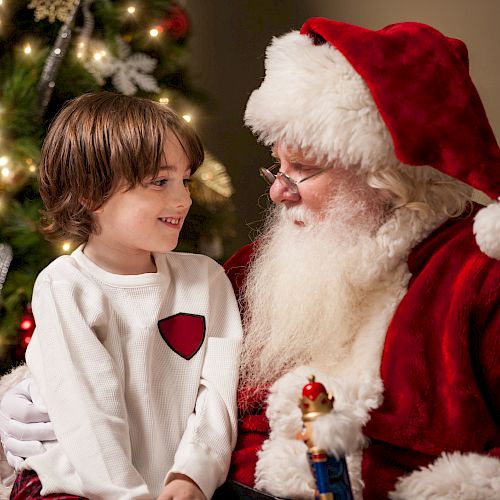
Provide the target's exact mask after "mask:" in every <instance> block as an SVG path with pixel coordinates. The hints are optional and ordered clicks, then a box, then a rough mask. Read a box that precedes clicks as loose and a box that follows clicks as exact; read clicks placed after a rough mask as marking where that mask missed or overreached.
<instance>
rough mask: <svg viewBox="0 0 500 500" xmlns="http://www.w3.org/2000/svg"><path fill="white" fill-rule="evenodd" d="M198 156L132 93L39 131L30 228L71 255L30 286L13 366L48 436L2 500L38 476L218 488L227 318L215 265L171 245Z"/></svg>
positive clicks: (192, 142) (231, 317)
mask: <svg viewBox="0 0 500 500" xmlns="http://www.w3.org/2000/svg"><path fill="white" fill-rule="evenodd" d="M202 161H203V149H202V145H201V142H200V140H199V139H198V137H197V136H196V134H195V132H194V131H193V130H192V129H191V128H190V127H189V126H188V125H187V124H185V123H184V121H183V120H182V119H179V118H178V117H177V115H175V114H174V113H173V112H172V111H171V110H169V109H168V108H167V107H164V106H163V105H160V104H158V103H154V102H152V101H148V100H144V99H139V98H134V97H127V96H123V95H116V94H111V93H99V94H87V95H83V96H81V97H79V98H77V99H74V100H73V101H71V102H70V103H69V104H68V105H67V106H66V107H65V108H64V109H63V110H62V111H61V113H60V114H59V115H58V117H57V118H56V120H55V121H54V123H53V125H52V126H51V128H50V130H49V132H48V135H47V138H46V140H45V142H44V146H43V148H42V159H41V162H40V193H41V196H42V199H43V201H44V204H45V207H46V215H47V221H48V225H47V226H46V228H45V231H46V233H47V235H48V236H49V237H55V238H61V237H63V236H64V237H65V238H70V239H71V240H72V241H74V242H76V243H78V244H80V246H79V247H78V248H77V249H76V250H75V251H74V252H73V253H72V254H71V255H66V256H62V257H59V258H58V259H56V260H55V261H54V262H52V263H51V264H50V265H49V266H48V267H47V268H46V269H44V270H43V271H42V272H41V273H40V275H39V276H38V278H37V281H36V283H35V287H34V292H33V313H34V315H35V320H36V325H37V327H36V331H35V334H34V335H33V338H32V340H31V342H30V344H29V346H28V350H27V353H26V362H27V364H28V366H29V369H30V371H31V374H32V376H33V378H34V379H35V381H36V383H37V385H38V387H39V389H40V392H41V396H42V398H43V400H44V402H45V404H46V406H47V408H48V412H49V415H50V418H51V420H52V422H53V424H54V430H55V434H56V437H57V442H52V443H47V448H48V450H47V451H46V452H45V453H43V454H42V455H37V456H33V457H30V458H28V459H27V460H26V461H25V463H24V465H23V469H24V470H23V472H22V473H21V474H20V475H19V476H18V478H17V480H16V484H15V485H14V488H13V491H12V496H11V498H32V497H34V496H36V494H40V493H36V494H34V493H33V487H36V488H38V492H40V482H41V494H42V495H49V494H54V493H58V494H60V495H61V496H63V497H64V498H74V497H71V496H69V497H68V496H65V495H69V494H71V495H76V496H77V497H78V496H80V497H87V498H91V499H95V498H99V499H112V500H118V499H123V500H125V499H126V500H130V499H150V498H159V499H161V500H167V499H177V498H179V499H180V498H193V499H203V498H207V499H209V498H210V497H211V496H212V494H213V492H214V490H215V489H216V488H217V486H219V485H220V484H222V482H223V481H224V480H225V477H226V474H227V471H228V468H229V462H230V458H231V451H232V449H233V447H234V445H235V439H236V419H237V417H236V401H235V395H236V386H237V380H238V357H239V349H240V340H241V334H242V331H241V323H240V316H239V313H238V308H237V305H236V301H235V298H234V295H233V291H232V288H231V285H230V283H229V281H228V279H227V278H226V276H225V274H224V271H223V269H222V268H221V267H220V266H219V265H218V264H216V263H215V262H213V261H212V260H211V259H209V258H208V257H205V256H202V255H191V254H181V253H171V252H170V251H171V250H173V249H174V248H175V247H176V245H177V241H178V238H179V231H180V229H181V227H182V224H183V222H184V219H185V217H186V215H187V213H188V210H189V207H190V205H191V198H190V195H189V189H188V183H189V178H190V175H191V174H192V172H193V171H194V170H195V169H196V168H197V167H198V166H199V165H200V164H201V162H202ZM62 492H64V493H62ZM16 495H18V496H16ZM37 498H39V497H37ZM50 498H54V497H53V496H51V497H50ZM56 498H57V496H56Z"/></svg>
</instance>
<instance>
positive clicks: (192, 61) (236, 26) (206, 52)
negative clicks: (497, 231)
mask: <svg viewBox="0 0 500 500" xmlns="http://www.w3.org/2000/svg"><path fill="white" fill-rule="evenodd" d="M183 5H184V7H185V8H186V9H187V11H188V13H189V16H190V20H191V24H192V34H191V38H190V40H189V50H188V52H189V66H190V72H191V75H192V77H193V79H194V82H195V83H196V84H197V85H199V86H200V87H201V88H203V89H204V90H206V92H207V94H208V96H209V97H210V100H211V102H210V103H209V105H208V106H207V107H206V108H203V109H199V110H196V109H193V110H191V111H192V113H193V115H194V122H193V123H194V126H195V127H196V129H197V130H198V132H199V133H200V135H201V136H202V138H203V141H204V144H205V147H206V148H207V150H209V151H210V152H212V153H213V154H214V155H215V156H216V157H217V158H218V159H219V160H220V161H221V162H222V163H223V164H224V165H225V166H226V168H227V169H228V171H229V173H230V175H231V177H232V180H233V183H234V186H235V188H236V193H235V196H234V201H235V204H236V210H237V220H238V222H237V227H236V230H237V236H236V238H235V239H234V241H232V242H231V243H230V244H229V245H228V248H226V249H225V253H226V254H227V255H230V254H231V253H232V252H233V251H234V250H236V249H237V248H238V247H239V246H241V245H242V244H244V243H247V242H248V241H249V239H250V237H251V235H252V229H253V228H256V227H258V225H259V224H258V221H259V219H260V218H261V216H260V213H261V211H262V210H261V208H259V205H260V206H261V207H263V206H265V204H266V197H265V196H261V195H262V194H264V193H265V184H264V183H263V182H262V181H261V180H260V179H259V177H258V174H257V168H258V167H259V166H261V165H266V164H267V162H269V154H268V152H267V150H266V148H264V147H262V146H260V145H258V144H257V142H256V140H255V138H254V137H253V136H252V134H251V133H250V132H249V131H248V130H247V129H246V128H245V127H244V125H243V113H244V109H245V105H246V102H247V99H248V97H249V95H250V93H251V92H252V90H254V89H255V88H257V87H258V86H259V84H260V81H261V79H262V77H263V75H264V52H265V48H266V46H267V45H268V44H269V42H270V40H271V38H272V36H279V35H281V34H284V33H286V32H288V31H290V30H292V29H299V28H300V26H301V25H302V23H303V22H304V21H305V20H306V19H307V18H309V17H313V16H322V17H328V18H332V19H337V20H339V21H344V22H350V23H353V24H359V25H361V26H365V27H367V28H371V29H379V28H381V27H383V26H386V25H387V24H391V23H393V22H399V21H419V22H424V23H428V24H431V25H433V26H434V27H436V28H437V29H439V30H440V31H442V32H444V34H446V35H448V36H453V37H457V38H460V39H461V40H463V41H464V42H465V43H466V44H467V46H468V48H469V57H470V66H471V74H472V78H473V80H474V82H475V83H476V86H477V88H478V90H479V93H480V95H481V98H482V100H483V103H484V105H485V108H486V112H487V114H488V117H489V119H490V122H491V125H492V127H493V130H494V132H495V133H496V135H497V138H498V137H499V136H500V97H499V96H498V94H499V89H500V64H499V58H498V53H499V49H500V30H499V29H498V22H499V20H500V0H476V1H472V0H418V1H416V0H414V1H411V0H274V1H273V0H187V1H185V2H184V3H183Z"/></svg>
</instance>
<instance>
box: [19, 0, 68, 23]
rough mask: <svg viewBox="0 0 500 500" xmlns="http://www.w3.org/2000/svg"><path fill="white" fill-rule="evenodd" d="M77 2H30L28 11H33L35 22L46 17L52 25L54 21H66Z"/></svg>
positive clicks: (32, 0)
mask: <svg viewBox="0 0 500 500" xmlns="http://www.w3.org/2000/svg"><path fill="white" fill-rule="evenodd" d="M76 3H77V0H31V2H30V3H29V4H28V9H35V20H36V21H40V20H41V19H45V18H46V17H47V18H48V19H49V22H51V23H53V22H54V21H55V20H56V19H59V21H62V22H64V21H66V19H67V18H68V16H69V14H70V13H71V11H72V10H73V7H74V6H75V4H76Z"/></svg>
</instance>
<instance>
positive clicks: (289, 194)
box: [269, 177, 300, 203]
mask: <svg viewBox="0 0 500 500" xmlns="http://www.w3.org/2000/svg"><path fill="white" fill-rule="evenodd" d="M269 196H270V197H271V200H273V202H274V203H287V202H293V201H297V200H298V199H299V198H300V195H299V193H298V191H297V190H295V191H294V190H292V189H290V188H289V187H288V186H287V184H286V182H283V181H282V180H281V179H280V178H279V177H276V180H275V181H274V182H273V184H272V186H271V188H270V189H269Z"/></svg>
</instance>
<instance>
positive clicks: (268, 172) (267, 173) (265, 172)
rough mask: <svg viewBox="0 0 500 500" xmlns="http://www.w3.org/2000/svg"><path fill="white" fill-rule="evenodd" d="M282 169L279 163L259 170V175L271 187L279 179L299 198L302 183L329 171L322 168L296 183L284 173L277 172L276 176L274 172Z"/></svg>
mask: <svg viewBox="0 0 500 500" xmlns="http://www.w3.org/2000/svg"><path fill="white" fill-rule="evenodd" d="M279 167H280V164H279V163H275V164H273V165H272V166H270V167H269V168H264V167H262V168H259V174H260V176H261V177H262V178H263V179H264V180H265V181H266V182H267V184H269V186H271V185H273V184H274V181H275V180H276V179H279V180H280V181H281V182H282V183H283V185H284V186H285V187H286V188H287V189H288V191H290V193H291V194H293V195H294V196H297V195H298V194H299V187H298V184H300V183H301V182H304V181H307V180H308V179H312V178H313V177H316V176H317V175H319V174H322V173H323V172H325V171H326V170H329V168H328V167H327V168H321V169H319V170H317V171H316V172H314V173H313V174H311V175H307V176H306V177H303V178H302V179H300V180H298V181H295V180H293V179H292V178H291V177H289V176H288V175H286V174H285V173H284V172H277V173H276V174H275V173H274V172H273V170H276V169H277V168H279Z"/></svg>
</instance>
